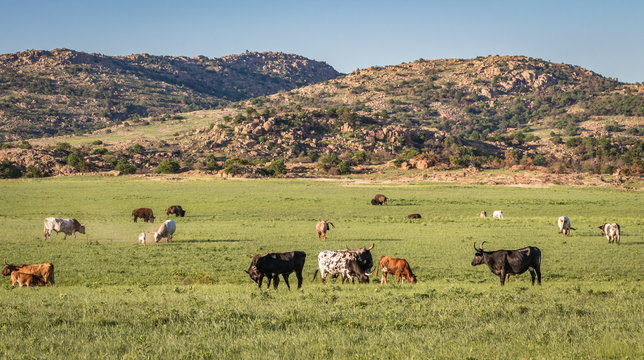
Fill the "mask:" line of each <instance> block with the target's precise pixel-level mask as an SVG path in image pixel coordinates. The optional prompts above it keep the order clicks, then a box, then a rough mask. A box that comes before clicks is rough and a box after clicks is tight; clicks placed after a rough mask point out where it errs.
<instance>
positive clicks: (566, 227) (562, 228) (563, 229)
mask: <svg viewBox="0 0 644 360" xmlns="http://www.w3.org/2000/svg"><path fill="white" fill-rule="evenodd" d="M557 225H559V233H560V234H562V235H563V236H568V234H570V230H577V229H575V228H574V227H571V226H570V219H568V217H567V216H560V217H559V220H557Z"/></svg>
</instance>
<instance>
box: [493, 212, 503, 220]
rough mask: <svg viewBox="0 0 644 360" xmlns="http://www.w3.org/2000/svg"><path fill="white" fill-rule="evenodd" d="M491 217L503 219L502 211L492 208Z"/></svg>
mask: <svg viewBox="0 0 644 360" xmlns="http://www.w3.org/2000/svg"><path fill="white" fill-rule="evenodd" d="M492 219H498V220H501V219H503V211H501V210H494V212H493V213H492Z"/></svg>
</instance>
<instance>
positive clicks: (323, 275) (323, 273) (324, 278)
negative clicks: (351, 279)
mask: <svg viewBox="0 0 644 360" xmlns="http://www.w3.org/2000/svg"><path fill="white" fill-rule="evenodd" d="M320 281H322V284H325V281H326V271H324V270H322V269H320Z"/></svg>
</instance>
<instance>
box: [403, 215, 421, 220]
mask: <svg viewBox="0 0 644 360" xmlns="http://www.w3.org/2000/svg"><path fill="white" fill-rule="evenodd" d="M405 218H407V219H420V218H421V216H420V214H409V215H407V216H405Z"/></svg>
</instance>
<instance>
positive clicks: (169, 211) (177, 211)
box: [165, 205, 186, 217]
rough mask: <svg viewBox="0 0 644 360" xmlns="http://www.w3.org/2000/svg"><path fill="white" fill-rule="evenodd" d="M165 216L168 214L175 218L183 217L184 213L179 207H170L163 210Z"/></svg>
mask: <svg viewBox="0 0 644 360" xmlns="http://www.w3.org/2000/svg"><path fill="white" fill-rule="evenodd" d="M165 214H166V215H168V216H169V215H170V214H174V216H175V217H179V216H181V217H184V216H185V215H186V211H185V210H183V209H182V208H181V205H172V206H169V207H168V208H167V209H165Z"/></svg>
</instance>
